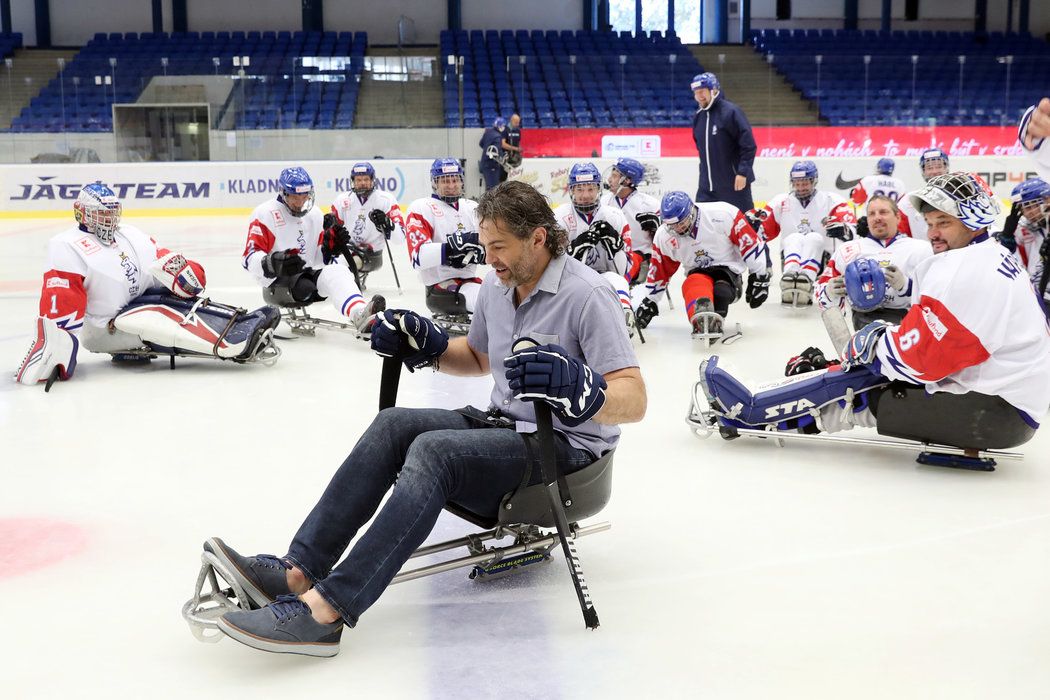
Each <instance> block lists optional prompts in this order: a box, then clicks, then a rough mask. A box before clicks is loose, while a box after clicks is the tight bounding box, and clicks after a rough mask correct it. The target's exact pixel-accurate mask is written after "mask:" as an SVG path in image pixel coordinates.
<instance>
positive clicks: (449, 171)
mask: <svg viewBox="0 0 1050 700" xmlns="http://www.w3.org/2000/svg"><path fill="white" fill-rule="evenodd" d="M449 176H455V177H458V178H459V184H460V192H459V194H456V195H441V194H438V191H437V186H438V178H442V177H449ZM430 186H431V187H432V188H433V190H434V195H435V196H437V198H438V199H440V200H441V201H442V202H445V203H446V204H455V203H456V202H458V201H459V199H460V197H462V196H463V166H462V165H460V163H459V161H458V160H456V159H455V158H436V159H435V160H434V162H433V163H431V164H430Z"/></svg>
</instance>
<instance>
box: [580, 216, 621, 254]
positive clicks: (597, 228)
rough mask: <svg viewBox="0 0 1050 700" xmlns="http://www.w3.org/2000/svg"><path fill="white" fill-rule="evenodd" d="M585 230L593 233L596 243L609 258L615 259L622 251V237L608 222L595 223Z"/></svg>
mask: <svg viewBox="0 0 1050 700" xmlns="http://www.w3.org/2000/svg"><path fill="white" fill-rule="evenodd" d="M587 230H588V231H593V232H594V235H595V238H596V239H597V241H598V243H599V244H600V245H601V247H602V248H604V249H605V252H606V253H608V254H609V257H610V258H614V257H616V254H617V253H619V252H620V251H621V250H623V247H624V243H623V236H622V235H620V232H619V231H617V230H616V229H615V228H613V227H612V224H610V223H609V222H608V221H595V222H594V223H593V224H591V226H590V228H589V229H587Z"/></svg>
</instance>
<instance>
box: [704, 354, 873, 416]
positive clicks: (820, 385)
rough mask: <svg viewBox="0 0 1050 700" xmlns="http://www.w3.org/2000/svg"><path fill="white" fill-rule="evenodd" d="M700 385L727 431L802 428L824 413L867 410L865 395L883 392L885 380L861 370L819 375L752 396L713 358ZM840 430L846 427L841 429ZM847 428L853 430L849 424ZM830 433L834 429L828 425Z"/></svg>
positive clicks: (788, 381)
mask: <svg viewBox="0 0 1050 700" xmlns="http://www.w3.org/2000/svg"><path fill="white" fill-rule="evenodd" d="M701 383H702V385H703V388H704V393H705V394H706V396H707V399H708V401H709V402H710V403H711V407H712V409H714V410H715V412H716V413H718V414H719V421H720V422H721V423H722V424H723V425H724V426H727V427H734V428H756V427H758V428H764V427H766V426H774V427H776V428H777V429H781V430H791V429H799V428H803V429H804V428H806V427H807V426H810V425H814V424H815V423H816V420H817V418H818V417H821V416H822V414H824V411H823V410H822V409H825V408H827V407H831V408H832V409H835V410H839V412H841V410H840V409H842V408H847V409H848V410H849V411H851V412H854V413H857V412H862V411H867V410H868V397H867V394H868V392H871V391H872V390H875V389H879V388H882V387H885V386H886V385H887V384H889V382H888V381H887V380H886V378H885V377H883V376H882V375H879V374H875V373H873V372H871V371H869V370H868V369H867V368H864V367H859V368H857V369H855V370H853V371H851V372H842V371H839V370H831V371H827V370H822V371H819V372H809V373H807V374H803V375H800V376H797V377H792V378H790V379H786V380H781V381H779V382H776V383H774V384H771V385H768V386H766V387H761V388H759V389H758V390H757V391H755V392H752V391H751V390H750V389H748V388H747V387H746V386H744V385H743V384H742V383H741V382H740V381H738V380H737V379H736V378H735V377H733V376H732V375H731V374H729V372H727V371H725V370H724V369H722V368H721V367H719V366H718V356H717V355H714V356H712V357H711V359H710V360H707V361H706V362H705V363H704V365H703V367H702V374H701ZM841 427H845V426H844V425H843V426H841ZM849 427H852V425H850V426H849ZM824 429H825V430H826V431H828V432H830V431H832V430H833V429H834V428H833V426H832V425H827V426H825V427H824Z"/></svg>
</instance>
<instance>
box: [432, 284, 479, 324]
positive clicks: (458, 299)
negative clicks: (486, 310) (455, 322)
mask: <svg viewBox="0 0 1050 700" xmlns="http://www.w3.org/2000/svg"><path fill="white" fill-rule="evenodd" d="M459 288H460V284H459V283H458V282H454V281H452V282H440V283H438V284H432V285H430V286H428V287H427V291H426V301H427V308H428V309H430V312H431V313H435V314H447V315H449V316H463V315H466V314H468V313H470V312H469V311H468V309H467V299H466V297H465V296H464V295H463V294H461V293H460V291H459Z"/></svg>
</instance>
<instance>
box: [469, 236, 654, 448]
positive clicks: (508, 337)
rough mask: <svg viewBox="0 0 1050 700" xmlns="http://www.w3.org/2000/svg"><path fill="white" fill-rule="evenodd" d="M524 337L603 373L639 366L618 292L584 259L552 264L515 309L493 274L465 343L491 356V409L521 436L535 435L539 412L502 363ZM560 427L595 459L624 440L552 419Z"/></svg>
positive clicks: (564, 258) (613, 431)
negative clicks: (516, 390)
mask: <svg viewBox="0 0 1050 700" xmlns="http://www.w3.org/2000/svg"><path fill="white" fill-rule="evenodd" d="M523 337H529V338H532V339H533V340H535V341H536V342H538V343H540V344H541V345H542V344H546V343H554V344H557V345H561V346H562V347H563V348H565V349H566V350H567V351H568V352H569V354H570V355H571V356H573V357H576V358H579V359H581V360H583V361H584V362H585V363H586V364H587V365H588V366H589V367H590V368H591V369H592V370H594V371H595V372H597V373H598V374H608V373H609V372H613V371H616V370H618V369H625V368H627V367H637V366H638V359H637V358H636V357H635V355H634V347H633V346H632V345H631V340H630V338H629V337H628V336H627V328H626V326H625V325H624V320H623V310H622V305H621V304H620V301H619V299H618V298H617V296H616V292H615V291H614V290H613V288H612V286H611V285H610V284H609V283H608V282H606V281H605V280H604V279H603V278H602V276H601V275H600V274H598V273H597V272H595V271H594V270H592V269H591V268H589V267H587V266H586V265H584V264H583V263H581V262H580V261H578V260H576V259H575V258H572V257H570V256H568V255H561V256H559V257H557V258H554V259H552V260H551V261H550V263H549V264H548V265H547V269H546V270H544V272H543V275H542V276H541V277H540V281H539V282H538V283H537V284H536V287H535V289H533V290H532V293H531V294H529V296H528V297H527V298H526V299H525V300H524V301H522V302H521V305H520V306H518V307H517V308H515V306H514V290H513V289H512V288H508V287H506V286H504V285H503V283H502V282H500V281H499V278H498V277H496V273H495V272H489V274H488V275H487V276H486V277H485V282H484V283H483V284H482V285H481V291H480V293H479V294H478V301H477V304H476V305H475V308H474V315H473V317H472V319H471V322H470V333H468V335H467V343H468V344H469V345H470V347H471V348H473V349H474V350H475V351H476V352H483V353H485V354H487V355H488V359H489V365H490V367H491V369H492V378H493V379H494V380H495V383H496V384H495V386H494V387H493V388H492V406H493V407H495V408H498V409H500V410H501V411H503V413H505V414H507V415H508V416H510V417H512V418H514V419H515V421H516V425H515V429H516V430H517V431H518V432H519V433H532V432H535V431H536V412H535V411H534V410H533V406H532V403H531V402H527V401H519V400H517V399H515V398H514V395H513V393H512V392H511V390H510V387H509V386H508V382H507V377H506V370H505V368H504V367H503V360H504V358H506V357H508V356H509V355H510V354H511V347H512V346H513V345H514V343H515V342H517V340H518V338H523ZM554 428H555V430H558V431H559V432H562V433H564V434H565V435H566V436H567V437H568V439H569V443H570V444H572V445H573V446H574V447H578V448H582V449H585V450H587V451H589V452H591V453H592V454H593V455H595V456H596V457H597V456H600V455H601V454H602V453H604V452H606V451H607V450H609V449H611V448H613V447H615V446H616V442H617V441H618V440H619V438H620V428H619V426H615V425H601V424H599V423H595V422H594V421H593V420H590V421H587V422H586V423H583V424H581V425H578V426H576V427H574V428H570V427H568V426H565V425H562V423H561V422H560V421H559V420H558V416H557V415H554Z"/></svg>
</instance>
